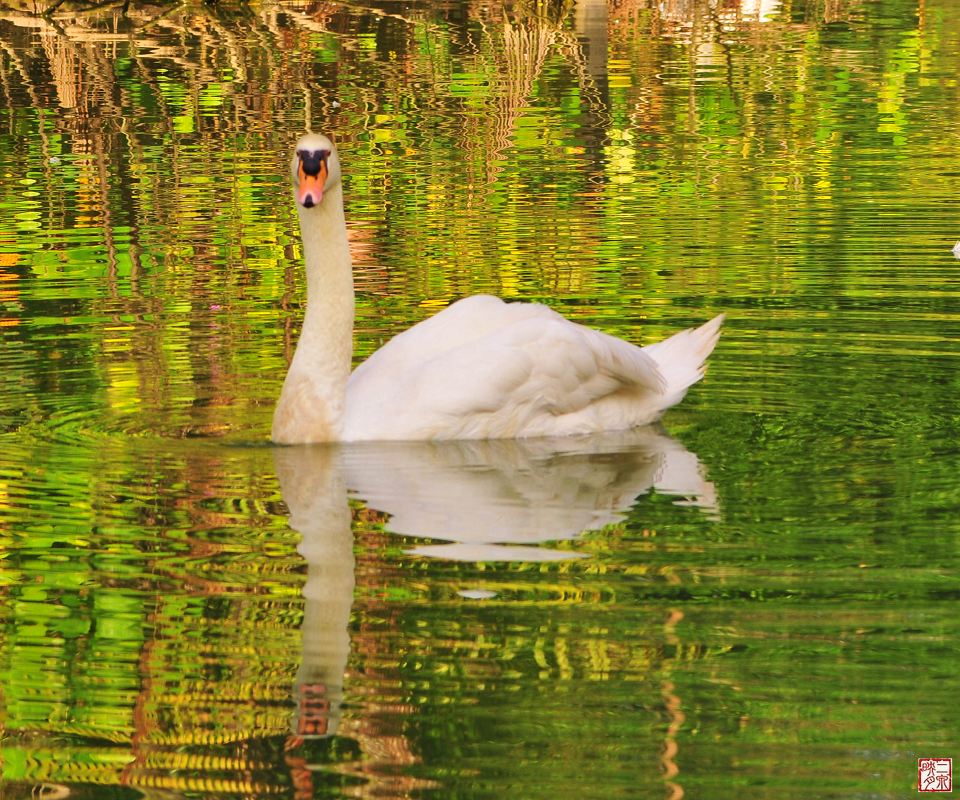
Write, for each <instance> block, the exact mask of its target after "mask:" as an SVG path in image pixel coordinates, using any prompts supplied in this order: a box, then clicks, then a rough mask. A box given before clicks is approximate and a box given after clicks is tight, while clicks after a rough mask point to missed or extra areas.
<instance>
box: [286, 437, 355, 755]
mask: <svg viewBox="0 0 960 800" xmlns="http://www.w3.org/2000/svg"><path fill="white" fill-rule="evenodd" d="M274 457H275V460H276V466H277V477H278V478H279V480H280V489H281V491H282V492H283V499H284V501H285V502H286V504H287V507H288V508H289V509H290V527H291V528H293V529H294V530H296V531H297V532H298V533H300V535H301V537H302V538H301V541H300V544H299V545H298V546H297V550H298V551H299V553H300V554H301V555H302V556H303V558H304V560H305V561H306V562H307V582H306V584H305V585H304V587H303V596H304V601H305V602H304V610H303V659H302V661H301V664H300V669H299V671H298V672H297V679H296V687H295V692H294V693H295V697H296V702H297V711H296V721H295V726H294V730H295V733H297V734H298V735H301V736H330V735H332V734H334V733H336V730H337V726H338V725H339V721H340V713H341V711H340V706H341V704H342V702H343V674H344V671H345V670H346V667H347V660H348V659H349V656H350V631H349V625H350V608H351V605H352V604H353V589H354V582H355V579H354V558H353V533H352V531H351V529H350V506H349V503H348V501H347V489H346V484H345V483H344V479H343V474H342V472H341V470H340V465H339V464H338V462H337V459H338V457H339V453H338V450H337V449H336V448H334V447H327V446H318V447H283V448H277V449H276V451H275V454H274Z"/></svg>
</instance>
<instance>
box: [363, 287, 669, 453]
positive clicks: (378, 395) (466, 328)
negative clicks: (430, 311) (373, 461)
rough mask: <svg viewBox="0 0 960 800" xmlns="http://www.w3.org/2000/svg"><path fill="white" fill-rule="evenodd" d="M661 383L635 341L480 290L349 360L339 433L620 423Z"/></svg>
mask: <svg viewBox="0 0 960 800" xmlns="http://www.w3.org/2000/svg"><path fill="white" fill-rule="evenodd" d="M665 389H666V384H665V381H664V378H663V376H662V375H661V372H660V370H659V369H658V366H657V362H656V361H655V360H654V359H653V358H652V357H651V356H650V355H648V354H647V353H645V352H643V350H642V349H641V348H639V347H636V346H635V345H632V344H630V343H628V342H625V341H623V340H621V339H617V338H615V337H613V336H609V335H607V334H604V333H601V332H599V331H595V330H592V329H590V328H586V327H584V326H582V325H578V324H576V323H573V322H570V321H569V320H567V319H565V318H564V317H562V316H561V315H559V314H557V313H556V312H554V311H552V310H551V309H549V308H547V307H546V306H542V305H537V304H530V303H504V302H503V301H502V300H500V299H499V298H496V297H490V296H486V295H478V296H474V297H469V298H466V299H465V300H461V301H459V302H457V303H454V304H453V305H451V306H450V307H448V308H447V309H444V310H443V311H442V312H440V313H439V314H437V315H436V316H434V317H432V318H430V319H428V320H425V321H424V322H421V323H419V324H418V325H415V326H414V327H412V328H410V329H409V330H407V331H405V332H404V333H402V334H400V335H399V336H397V337H396V338H394V339H393V340H392V341H391V342H389V343H388V344H387V345H385V346H384V347H383V348H382V349H380V350H379V351H377V352H376V353H374V354H373V355H372V356H371V357H370V358H369V359H368V360H367V361H366V362H364V363H363V364H361V365H360V366H359V367H358V368H357V369H356V371H355V372H354V373H353V375H352V376H351V378H350V383H349V385H348V388H347V404H346V407H347V412H346V419H345V425H344V438H345V439H347V440H358V439H477V438H507V437H517V436H552V435H569V434H574V433H588V432H591V431H596V430H603V429H612V428H618V427H619V428H626V427H632V426H634V425H641V424H644V423H646V422H650V421H652V419H654V418H655V417H656V415H657V413H658V411H659V410H660V406H659V403H658V402H657V401H658V399H659V398H661V397H662V396H663V393H664V391H665ZM644 417H646V418H644Z"/></svg>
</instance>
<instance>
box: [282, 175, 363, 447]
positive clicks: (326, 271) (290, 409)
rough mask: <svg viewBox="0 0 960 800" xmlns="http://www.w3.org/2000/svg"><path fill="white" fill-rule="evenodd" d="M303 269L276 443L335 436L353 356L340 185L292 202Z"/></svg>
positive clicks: (349, 274) (350, 294)
mask: <svg viewBox="0 0 960 800" xmlns="http://www.w3.org/2000/svg"><path fill="white" fill-rule="evenodd" d="M297 210H298V214H299V217H300V233H301V237H302V239H303V256H304V261H305V263H306V273H307V305H306V311H305V313H304V320H303V329H302V330H301V332H300V340H299V341H298V343H297V348H296V351H295V352H294V354H293V360H292V361H291V363H290V369H289V371H288V372H287V377H286V380H285V381H284V385H283V391H282V392H281V395H280V402H279V403H278V404H277V410H276V412H275V414H274V418H273V440H274V441H275V442H282V443H303V442H325V441H336V440H337V439H339V436H340V430H341V427H342V423H343V414H344V405H345V400H346V391H347V381H348V380H349V378H350V364H351V359H352V356H353V313H354V297H353V266H352V264H351V261H350V248H349V245H348V241H347V227H346V220H345V218H344V214H343V195H342V190H341V187H340V186H339V185H338V186H335V187H333V188H331V189H330V190H329V191H328V192H327V193H326V194H325V196H324V198H323V201H322V202H321V203H320V204H319V205H317V206H314V207H313V208H303V207H301V206H300V205H299V204H298V206H297Z"/></svg>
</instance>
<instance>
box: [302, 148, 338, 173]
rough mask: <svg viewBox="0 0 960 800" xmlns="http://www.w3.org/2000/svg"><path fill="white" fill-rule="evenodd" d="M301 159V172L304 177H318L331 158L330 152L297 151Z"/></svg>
mask: <svg viewBox="0 0 960 800" xmlns="http://www.w3.org/2000/svg"><path fill="white" fill-rule="evenodd" d="M297 156H298V157H299V159H300V170H301V172H302V173H303V174H304V175H310V176H312V177H317V176H318V175H319V174H320V169H321V168H322V167H325V166H326V164H327V159H328V158H329V157H330V151H329V150H297Z"/></svg>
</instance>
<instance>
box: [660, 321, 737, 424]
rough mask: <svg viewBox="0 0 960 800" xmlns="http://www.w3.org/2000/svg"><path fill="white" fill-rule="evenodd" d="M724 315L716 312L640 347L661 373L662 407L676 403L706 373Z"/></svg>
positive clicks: (665, 407) (718, 337)
mask: <svg viewBox="0 0 960 800" xmlns="http://www.w3.org/2000/svg"><path fill="white" fill-rule="evenodd" d="M724 318H725V315H724V314H719V315H717V316H716V317H714V318H713V319H712V320H710V321H709V322H706V323H704V324H703V325H701V326H700V327H699V328H688V329H687V330H685V331H680V333H677V334H674V335H673V336H671V337H670V338H669V339H665V340H664V341H662V342H657V343H655V344H652V345H648V346H646V347H644V348H643V351H644V352H645V353H647V354H648V355H649V356H650V357H651V358H653V360H654V361H656V362H657V369H658V370H659V371H660V374H661V375H662V376H663V379H664V383H665V388H664V391H663V395H664V402H663V408H664V409H667V408H669V407H670V406H672V405H675V404H677V403H679V402H680V401H681V400H682V399H683V396H684V395H685V394H686V393H687V389H689V388H690V387H691V386H692V385H693V384H695V383H696V382H697V381H699V380H700V379H701V378H702V377H703V375H704V373H705V372H706V361H707V358H708V357H709V355H710V354H711V353H712V352H713V348H714V347H716V346H717V341H718V340H719V339H720V327H721V326H722V325H723V321H724Z"/></svg>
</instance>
